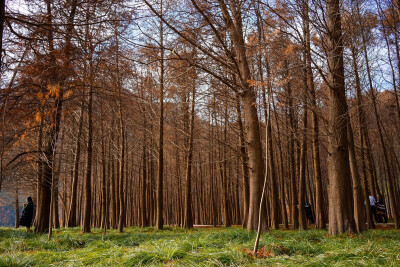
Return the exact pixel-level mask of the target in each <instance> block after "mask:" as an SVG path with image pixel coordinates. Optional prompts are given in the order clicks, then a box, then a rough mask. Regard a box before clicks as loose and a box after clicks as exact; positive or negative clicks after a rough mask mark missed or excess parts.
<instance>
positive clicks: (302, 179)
mask: <svg viewBox="0 0 400 267" xmlns="http://www.w3.org/2000/svg"><path fill="white" fill-rule="evenodd" d="M304 78H305V81H304V85H305V86H304V92H303V129H302V141H301V148H300V175H299V196H298V197H299V198H298V207H299V223H300V229H302V230H307V219H306V214H305V209H304V201H305V197H306V196H305V193H306V159H307V127H308V124H307V123H308V120H307V109H308V107H307V101H308V94H307V91H308V86H307V76H306V73H305V77H304Z"/></svg>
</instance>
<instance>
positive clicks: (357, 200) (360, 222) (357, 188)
mask: <svg viewBox="0 0 400 267" xmlns="http://www.w3.org/2000/svg"><path fill="white" fill-rule="evenodd" d="M347 138H348V140H349V162H350V171H351V178H352V182H353V201H354V204H353V205H354V221H355V223H356V227H357V232H359V233H360V232H363V231H365V230H367V228H366V225H365V223H366V216H365V205H364V201H365V198H364V194H363V191H362V186H361V181H360V175H359V173H358V166H357V159H356V152H355V149H354V138H353V130H352V127H351V122H350V118H349V119H348V122H347ZM366 203H368V202H366ZM366 206H367V207H368V206H369V205H366Z"/></svg>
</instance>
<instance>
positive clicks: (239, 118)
mask: <svg viewBox="0 0 400 267" xmlns="http://www.w3.org/2000/svg"><path fill="white" fill-rule="evenodd" d="M236 118H237V121H238V125H239V146H240V160H241V163H242V164H241V165H242V187H243V189H242V190H243V205H242V206H243V208H242V209H243V217H242V227H243V228H246V227H247V216H248V211H249V194H250V193H249V167H248V163H247V153H246V141H245V139H244V130H243V122H242V111H241V108H240V97H239V95H236Z"/></svg>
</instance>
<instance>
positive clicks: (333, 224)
mask: <svg viewBox="0 0 400 267" xmlns="http://www.w3.org/2000/svg"><path fill="white" fill-rule="evenodd" d="M339 2H340V1H339V0H327V1H326V18H327V20H326V21H327V36H326V37H327V47H326V50H327V56H328V70H329V72H328V79H327V80H328V82H329V84H328V86H329V115H328V120H329V147H328V151H329V157H328V175H329V183H330V184H329V234H331V235H337V234H341V233H345V232H349V233H353V232H356V231H357V229H356V228H355V223H354V217H353V209H352V203H351V199H352V195H351V194H352V192H351V190H350V187H349V184H350V182H351V180H350V166H349V152H348V140H347V120H348V113H347V111H348V110H347V103H346V93H345V84H344V65H343V44H342V27H341V20H340V19H341V15H340V4H339Z"/></svg>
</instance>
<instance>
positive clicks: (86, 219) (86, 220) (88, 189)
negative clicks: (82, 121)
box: [82, 59, 93, 233]
mask: <svg viewBox="0 0 400 267" xmlns="http://www.w3.org/2000/svg"><path fill="white" fill-rule="evenodd" d="M89 60H91V59H89ZM90 65H92V64H90ZM89 71H90V74H89V75H90V85H89V99H88V132H87V158H86V177H85V181H84V182H85V192H84V195H85V203H84V205H85V206H84V214H83V222H82V233H90V220H91V208H92V182H91V179H92V158H93V84H92V83H93V66H90V70H89Z"/></svg>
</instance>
